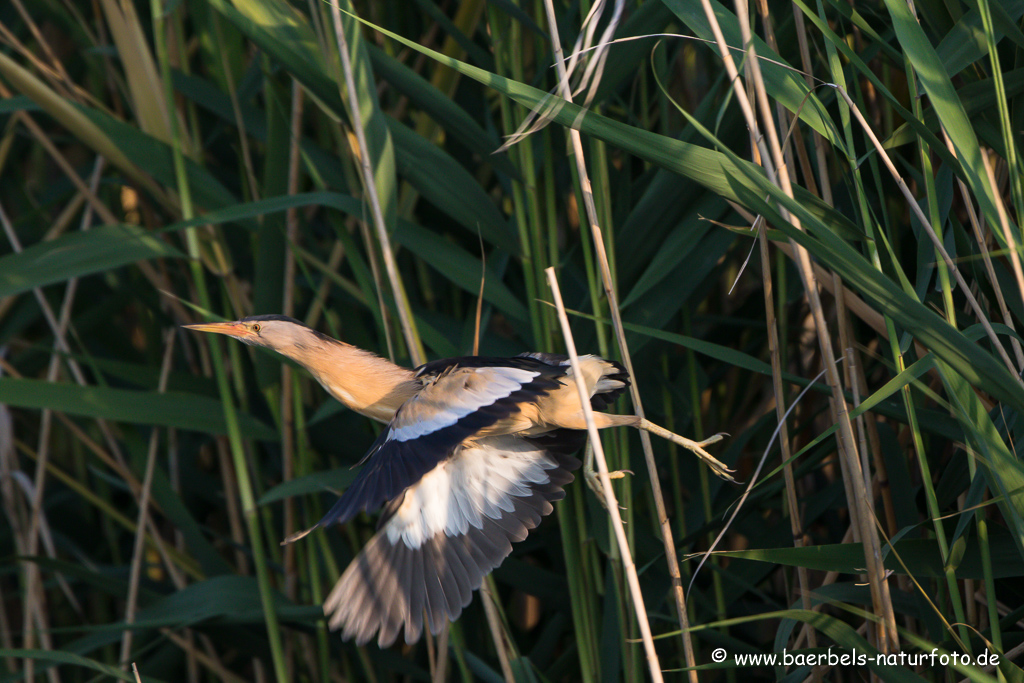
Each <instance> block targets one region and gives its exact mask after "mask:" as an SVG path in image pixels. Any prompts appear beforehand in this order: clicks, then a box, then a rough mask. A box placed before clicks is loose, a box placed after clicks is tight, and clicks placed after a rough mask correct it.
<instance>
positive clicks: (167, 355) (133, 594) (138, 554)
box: [118, 328, 177, 665]
mask: <svg viewBox="0 0 1024 683" xmlns="http://www.w3.org/2000/svg"><path fill="white" fill-rule="evenodd" d="M176 331H177V330H175V329H173V328H172V329H170V330H168V332H167V338H166V339H165V340H164V358H163V363H162V365H161V366H160V381H159V382H158V384H157V392H158V393H161V394H162V393H164V392H165V391H166V390H167V377H168V376H169V375H170V372H171V360H172V358H173V353H174V335H175V332H176ZM159 435H160V430H158V429H154V430H153V434H152V436H151V437H150V439H149V452H148V453H147V454H146V473H145V474H144V475H143V478H142V491H141V493H140V494H139V516H138V521H137V522H136V529H135V546H134V549H133V551H132V564H131V569H130V570H129V573H128V597H127V598H126V599H125V609H124V623H125V625H126V628H125V630H124V635H123V636H122V638H121V658H120V659H119V660H118V661H120V662H121V663H122V665H126V664H127V663H128V656H129V655H130V654H131V651H132V635H133V631H132V629H131V625H132V624H133V623H134V622H135V610H136V608H137V606H138V598H139V580H140V578H141V575H142V563H143V562H144V561H145V558H146V548H145V546H146V527H147V526H148V520H149V496H150V492H151V491H152V487H153V470H154V469H155V468H156V450H157V445H158V444H159V443H160V436H159Z"/></svg>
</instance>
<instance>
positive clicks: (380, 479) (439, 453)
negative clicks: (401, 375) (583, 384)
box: [289, 359, 560, 540]
mask: <svg viewBox="0 0 1024 683" xmlns="http://www.w3.org/2000/svg"><path fill="white" fill-rule="evenodd" d="M505 360H515V359H505ZM437 362H438V363H440V361H437ZM503 367H514V366H503ZM524 369H526V368H524ZM530 369H532V368H530ZM442 371H443V370H442ZM558 386H560V385H559V382H558V380H557V379H556V378H555V377H554V376H552V373H550V372H548V373H545V374H544V375H539V376H537V377H536V378H534V379H533V380H532V381H530V382H528V383H527V384H524V385H523V386H522V387H521V388H520V389H519V390H518V391H514V392H512V393H511V394H509V395H508V396H506V397H504V398H500V399H498V400H496V401H495V402H494V403H492V404H491V405H489V406H482V407H480V408H479V409H477V410H475V411H474V412H472V413H470V414H469V415H466V416H465V417H463V418H461V419H460V420H458V421H457V422H455V424H452V425H450V426H448V427H444V428H442V429H438V430H437V431H434V432H430V433H429V434H424V435H423V436H420V437H418V438H415V439H410V440H408V441H398V440H395V439H389V438H388V436H389V435H390V433H391V431H392V430H391V427H389V428H388V429H386V430H385V431H384V432H383V433H382V434H381V436H380V437H379V438H378V439H377V442H376V443H375V444H374V447H372V448H371V449H370V452H369V453H367V455H366V456H364V457H363V460H362V461H360V462H364V461H365V462H366V465H365V466H364V467H363V469H362V470H361V471H360V472H359V474H358V475H357V476H356V479H355V481H353V482H352V485H351V486H349V488H348V489H347V490H346V491H345V493H344V494H342V496H341V498H339V499H338V500H337V502H335V504H334V505H333V506H332V507H331V509H330V510H329V511H328V512H327V514H326V515H324V517H323V519H321V520H320V521H319V522H317V524H316V525H315V526H313V527H312V529H316V528H318V527H324V526H328V525H330V524H343V523H345V522H347V521H349V520H351V519H352V518H353V517H355V516H356V515H357V514H359V513H360V512H362V511H364V510H365V511H373V510H376V509H377V508H379V507H380V506H381V505H383V504H385V503H386V502H388V501H390V500H392V499H394V498H396V497H397V496H398V495H399V494H401V493H402V491H404V490H405V489H406V488H408V487H409V486H411V485H413V484H415V483H416V482H417V481H419V480H420V479H421V478H422V477H423V475H425V474H426V473H427V472H429V471H430V470H432V469H434V467H436V466H437V464H438V463H439V462H441V461H442V460H445V459H446V458H448V457H450V456H451V455H452V453H454V452H455V449H456V448H458V447H459V445H460V444H462V442H463V441H465V440H466V439H467V438H469V437H471V436H473V435H474V434H476V433H477V432H479V431H480V430H482V429H485V428H487V427H490V426H491V425H493V424H495V423H496V422H498V421H499V420H503V419H505V418H506V417H508V416H509V415H512V414H514V413H517V412H519V404H520V403H525V402H527V401H534V400H536V399H537V398H538V397H539V396H543V395H545V394H547V393H548V392H549V391H551V390H553V389H555V388H556V387H558ZM400 414H401V408H399V412H398V413H397V414H396V415H395V420H397V419H398V418H399V415H400ZM395 420H392V425H394V424H395ZM312 529H310V530H312ZM308 531H309V530H307V531H306V532H303V534H302V535H305V533H308ZM297 537H298V536H296V537H293V538H292V539H289V540H294V538H297Z"/></svg>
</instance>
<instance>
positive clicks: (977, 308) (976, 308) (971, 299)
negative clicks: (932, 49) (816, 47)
mask: <svg viewBox="0 0 1024 683" xmlns="http://www.w3.org/2000/svg"><path fill="white" fill-rule="evenodd" d="M835 90H836V91H837V92H838V93H839V95H840V96H841V97H842V98H843V99H844V100H845V101H846V103H847V104H848V105H849V106H850V111H852V112H853V115H854V117H855V118H856V119H857V123H859V124H860V126H861V128H863V129H864V132H865V133H867V136H868V139H869V140H871V144H872V145H873V146H874V148H875V151H877V152H878V156H879V157H880V158H881V159H882V162H883V163H884V164H885V167H886V169H887V170H888V171H889V174H890V175H892V177H893V180H895V181H896V185H897V186H898V187H899V188H900V192H901V193H903V196H904V197H905V198H906V200H907V206H908V207H909V208H910V210H911V211H912V212H913V213H914V216H916V217H917V219H918V221H919V222H920V224H921V227H922V228H923V229H924V231H925V232H926V233H927V234H928V237H929V239H931V241H932V244H934V245H935V249H936V250H937V251H938V252H939V254H940V255H941V256H942V260H943V262H944V263H945V264H946V267H947V268H948V269H949V271H950V272H951V273H952V274H953V276H954V277H955V278H956V281H957V284H958V285H960V290H961V291H962V292H963V295H964V296H965V297H966V298H967V302H968V303H969V304H970V306H971V310H972V311H973V312H974V315H975V317H976V318H977V319H978V322H980V323H981V326H982V327H983V328H984V329H985V333H986V334H987V335H988V338H989V340H990V341H991V342H992V346H994V347H995V349H996V351H997V352H998V353H999V357H1000V358H1001V359H1002V360H1003V363H1004V364H1005V365H1006V367H1007V369H1009V370H1010V374H1011V375H1013V376H1014V377H1015V378H1016V379H1017V381H1018V382H1021V383H1022V384H1024V379H1021V377H1020V375H1018V374H1017V371H1016V370H1015V369H1014V367H1013V361H1011V360H1010V356H1009V355H1007V353H1006V349H1005V348H1003V345H1002V344H1001V343H1000V342H999V338H998V337H997V336H996V332H995V330H993V329H992V325H991V323H989V321H988V317H987V316H986V315H985V312H984V311H983V310H982V309H981V304H979V303H978V299H977V298H976V297H975V296H974V293H973V292H972V291H971V288H970V287H969V286H968V285H967V281H966V280H964V276H963V275H962V274H961V273H960V269H959V268H957V267H956V263H954V262H953V259H952V257H950V255H949V252H948V251H946V247H945V245H944V244H943V243H942V240H940V239H939V237H938V235H936V234H935V231H934V230H933V229H932V226H931V222H930V221H929V220H928V218H927V217H926V216H925V215H924V211H923V210H922V209H921V207H920V206H919V205H918V203H917V200H916V199H914V195H913V193H912V192H911V191H910V188H909V187H907V183H906V182H904V180H903V177H902V176H901V175H900V173H899V171H897V170H896V166H895V164H893V162H892V159H891V158H890V157H889V154H888V153H887V152H886V151H885V148H884V147H883V146H882V143H881V141H880V140H879V139H878V137H877V136H876V135H875V131H874V130H873V129H872V128H871V125H870V124H869V123H868V122H867V120H866V119H865V118H864V115H863V114H862V113H861V111H860V109H859V108H858V107H857V105H856V104H854V102H853V99H851V98H850V95H849V94H848V93H847V92H846V90H845V89H844V88H840V87H836V88H835Z"/></svg>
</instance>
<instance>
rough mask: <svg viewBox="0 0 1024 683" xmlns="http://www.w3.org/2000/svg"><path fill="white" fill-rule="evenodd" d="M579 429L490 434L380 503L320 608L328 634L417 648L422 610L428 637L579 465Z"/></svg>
mask: <svg viewBox="0 0 1024 683" xmlns="http://www.w3.org/2000/svg"><path fill="white" fill-rule="evenodd" d="M585 438H586V434H585V433H583V432H573V431H569V430H559V431H556V432H552V433H549V434H546V435H544V436H541V437H537V438H522V437H516V436H510V435H503V436H490V437H484V438H482V439H479V440H478V441H475V442H472V443H471V444H470V445H467V446H466V447H464V448H460V449H458V450H457V451H456V453H455V454H454V455H453V456H452V457H450V458H448V459H446V460H444V461H442V462H440V463H438V464H436V465H435V466H434V468H433V469H431V470H430V471H429V472H428V473H427V474H426V475H425V476H423V477H422V478H420V479H419V481H418V482H417V483H416V484H414V485H413V486H410V487H409V488H408V489H406V490H405V492H404V495H402V496H401V497H400V498H398V499H396V500H394V501H392V503H391V504H389V505H388V506H387V509H386V511H385V516H384V518H383V519H382V520H381V526H380V528H379V531H378V533H377V535H376V536H374V537H373V538H372V539H371V540H370V542H369V543H368V544H367V545H366V547H365V548H363V550H362V552H361V553H360V554H359V556H358V557H356V559H355V560H354V561H353V562H352V564H351V565H349V567H348V569H347V570H346V571H345V573H344V574H343V575H342V577H341V579H340V580H339V581H338V583H337V585H336V586H335V587H334V590H333V591H331V594H330V596H328V598H327V601H326V602H325V603H324V611H325V613H326V614H327V615H328V618H329V621H330V626H331V628H332V629H341V630H342V636H343V637H344V638H345V639H349V638H355V640H356V642H357V643H359V644H365V643H367V642H369V641H370V640H371V639H372V638H373V636H374V634H375V633H378V632H379V636H378V638H377V642H378V643H379V644H380V646H381V647H387V646H389V645H391V644H392V643H394V641H395V640H396V639H397V637H398V633H399V631H401V630H402V628H403V626H404V629H405V641H406V642H407V643H414V642H416V641H417V640H418V639H419V637H420V634H421V632H422V629H423V622H424V613H425V614H426V621H427V625H428V626H429V628H430V630H431V632H433V633H434V634H437V633H438V632H439V631H440V629H441V627H442V625H443V624H444V623H445V622H446V620H454V619H457V618H458V617H459V615H460V614H461V613H462V609H463V608H464V607H465V606H466V605H468V604H469V602H470V600H471V599H472V597H473V591H474V590H476V589H477V588H479V587H480V583H481V582H482V580H483V578H484V577H485V576H486V575H487V574H489V573H490V572H491V571H492V570H493V569H494V568H495V567H497V566H498V565H499V564H501V562H502V561H503V560H504V559H505V557H507V556H508V554H509V553H510V552H512V545H511V544H512V543H514V542H516V541H521V540H523V539H524V538H526V535H527V533H529V531H530V530H531V529H533V528H534V527H536V526H537V525H538V524H539V523H540V520H541V518H542V517H543V516H545V515H547V514H549V513H550V512H551V510H552V506H551V503H552V502H553V501H556V500H559V499H561V498H562V497H563V496H564V495H565V492H564V491H563V490H562V487H563V486H565V485H566V484H568V483H569V482H571V481H572V479H573V475H572V474H571V472H570V470H572V469H575V468H576V467H579V464H580V463H579V461H578V460H577V459H576V458H574V457H573V456H572V453H573V452H574V451H575V450H577V449H578V448H579V447H580V445H581V442H582V441H583V440H585Z"/></svg>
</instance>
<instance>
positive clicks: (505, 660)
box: [480, 576, 516, 683]
mask: <svg viewBox="0 0 1024 683" xmlns="http://www.w3.org/2000/svg"><path fill="white" fill-rule="evenodd" d="M493 581H494V579H493V578H492V577H490V576H487V577H485V578H484V582H483V583H482V584H480V597H481V599H482V600H481V601H482V602H483V605H484V614H486V615H487V626H488V627H489V629H490V631H491V636H492V637H493V638H494V649H495V651H496V652H497V653H498V663H499V664H500V665H501V675H502V676H503V677H504V678H505V683H515V680H516V677H515V674H514V673H513V672H512V662H511V661H510V660H509V656H508V642H507V641H506V640H505V629H504V627H503V626H502V623H501V615H500V614H498V607H497V603H496V598H495V596H494V591H493V590H491V583H492V582H493Z"/></svg>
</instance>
